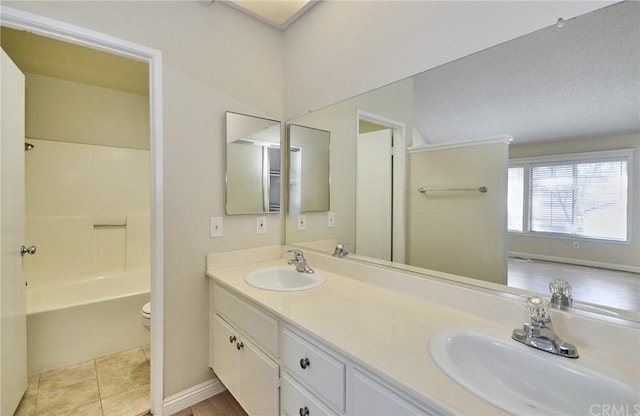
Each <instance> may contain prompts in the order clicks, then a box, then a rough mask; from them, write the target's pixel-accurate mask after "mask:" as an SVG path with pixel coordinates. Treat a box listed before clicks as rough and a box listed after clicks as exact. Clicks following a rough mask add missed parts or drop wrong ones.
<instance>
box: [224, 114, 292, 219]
mask: <svg viewBox="0 0 640 416" xmlns="http://www.w3.org/2000/svg"><path fill="white" fill-rule="evenodd" d="M226 164H227V171H226V184H227V189H226V213H227V214H263V213H269V212H279V211H280V188H281V186H280V122H279V121H277V120H270V119H266V118H262V117H254V116H248V115H245V114H238V113H232V112H229V111H228V112H227V113H226Z"/></svg>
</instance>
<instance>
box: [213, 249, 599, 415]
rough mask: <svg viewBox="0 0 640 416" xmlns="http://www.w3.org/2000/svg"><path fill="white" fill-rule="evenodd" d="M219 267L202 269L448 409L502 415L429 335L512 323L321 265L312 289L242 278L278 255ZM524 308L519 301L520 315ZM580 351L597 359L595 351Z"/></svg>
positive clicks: (279, 261) (279, 263) (272, 263)
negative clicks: (449, 369)
mask: <svg viewBox="0 0 640 416" xmlns="http://www.w3.org/2000/svg"><path fill="white" fill-rule="evenodd" d="M219 266H221V267H218V268H214V267H211V266H209V268H208V271H207V275H208V276H209V277H210V278H212V279H213V280H214V281H215V282H216V283H218V284H220V285H221V286H223V287H225V288H227V289H230V290H231V291H232V292H234V293H236V294H237V295H240V296H241V297H244V298H246V299H249V300H251V301H253V302H255V303H256V304H258V305H259V306H261V307H262V308H263V309H265V310H267V311H268V312H270V313H272V314H273V315H275V316H277V317H278V318H280V319H281V320H283V321H285V322H288V323H291V324H293V325H295V326H297V327H299V328H302V329H304V330H306V331H307V332H309V333H311V334H313V335H314V336H316V337H318V338H319V339H320V340H322V341H323V342H324V343H325V344H327V345H328V346H330V347H332V348H334V349H336V350H337V351H338V352H340V353H342V354H343V355H345V356H347V357H349V358H350V359H351V360H353V361H354V362H355V363H360V364H364V365H366V366H367V367H369V368H370V369H372V370H374V372H377V373H379V374H381V375H383V376H384V377H385V378H387V379H388V380H390V381H391V382H392V384H395V385H397V386H398V387H400V388H402V390H404V391H406V392H408V393H410V395H413V396H416V397H418V398H423V399H426V401H427V402H431V403H435V404H437V405H439V406H440V407H442V408H443V409H445V410H448V411H450V412H451V413H454V414H465V415H471V414H473V415H481V414H486V415H498V414H505V412H503V411H502V410H500V409H498V408H496V407H494V406H493V405H491V404H490V403H488V402H486V401H484V400H482V399H480V398H479V397H478V396H476V395H475V394H473V393H471V392H469V391H468V390H466V389H465V388H464V387H462V386H461V385H459V384H458V383H457V382H455V381H454V380H453V379H451V378H450V377H449V376H448V375H447V374H445V373H444V372H443V371H442V370H441V369H440V368H439V367H438V365H437V364H436V363H435V361H434V360H433V359H432V358H431V354H430V352H429V340H430V338H431V337H432V336H433V335H435V334H437V333H438V332H440V331H442V330H445V329H450V328H453V327H476V328H477V327H482V328H494V329H498V330H499V331H501V332H504V334H505V338H509V339H510V337H511V331H512V329H513V328H512V327H507V326H505V325H504V324H502V325H501V324H498V323H496V322H492V321H489V320H486V319H481V318H479V317H477V316H473V315H471V314H468V313H463V312H460V311H457V310H454V309H449V308H445V307H443V306H440V305H437V304H433V303H429V302H425V301H423V300H420V299H418V298H416V297H411V296H408V295H406V294H402V293H398V292H396V291H394V290H390V289H385V288H383V287H379V286H377V285H374V284H370V283H366V282H362V281H360V280H357V279H352V278H349V277H345V276H342V275H339V274H336V273H332V272H330V271H327V270H323V269H319V268H315V270H316V272H318V273H322V274H323V275H324V276H325V277H326V282H325V283H324V284H323V285H321V286H319V287H317V288H314V289H311V290H305V291H297V292H275V291H268V290H262V289H257V288H254V287H252V286H249V285H248V284H247V283H245V281H244V277H245V275H246V274H247V273H249V272H251V271H253V270H256V269H259V268H264V267H273V266H284V267H292V266H287V264H286V260H285V259H282V258H280V259H277V260H263V261H260V262H258V263H252V264H243V265H232V266H230V267H228V266H229V265H226V264H222V265H219ZM312 266H313V265H312ZM525 314H526V312H525V311H524V308H523V316H522V318H523V319H524V318H525ZM580 352H581V354H582V355H591V356H593V357H595V358H601V357H600V354H599V353H596V352H593V351H589V350H586V351H585V350H581V351H580Z"/></svg>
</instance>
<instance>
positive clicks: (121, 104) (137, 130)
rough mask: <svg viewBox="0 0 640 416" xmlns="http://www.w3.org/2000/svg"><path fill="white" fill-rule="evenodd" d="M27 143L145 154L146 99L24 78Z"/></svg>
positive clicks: (46, 79) (32, 76)
mask: <svg viewBox="0 0 640 416" xmlns="http://www.w3.org/2000/svg"><path fill="white" fill-rule="evenodd" d="M26 90H27V92H26V100H27V101H26V102H27V125H26V135H27V137H29V138H36V139H45V140H57V141H64V142H75V143H86V144H98V145H104V146H115V147H128V148H131V149H149V97H148V96H145V95H138V94H131V93H127V92H122V91H116V90H113V89H108V88H102V87H95V86H92V85H87V84H81V83H78V82H71V81H65V80H62V79H56V78H51V77H46V76H42V75H37V74H27V77H26Z"/></svg>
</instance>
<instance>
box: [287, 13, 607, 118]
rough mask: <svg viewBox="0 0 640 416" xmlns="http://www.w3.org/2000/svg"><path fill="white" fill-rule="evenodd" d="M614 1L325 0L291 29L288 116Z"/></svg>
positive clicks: (288, 40) (364, 90)
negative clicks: (560, 18)
mask: <svg viewBox="0 0 640 416" xmlns="http://www.w3.org/2000/svg"><path fill="white" fill-rule="evenodd" d="M611 3H614V2H611V1H584V2H580V1H553V2H547V1H544V2H539V1H494V2H490V1H364V2H362V1H322V2H319V3H318V4H316V5H315V6H314V7H313V8H312V9H311V10H310V11H309V13H307V14H305V15H303V16H302V17H301V18H300V19H299V20H297V21H296V22H294V23H293V25H292V26H290V27H289V28H288V29H287V31H286V33H285V54H284V58H285V105H286V108H285V116H286V118H292V117H295V116H298V115H301V114H304V113H305V112H307V111H309V110H316V109H318V108H321V107H323V106H326V105H329V104H332V103H335V102H337V101H340V100H343V99H346V98H348V97H352V96H354V95H356V94H361V93H363V92H366V91H369V90H371V89H373V88H377V87H380V86H383V85H386V84H389V83H391V82H394V81H397V80H399V79H402V78H405V77H408V76H410V75H414V74H416V73H419V72H422V71H425V70H427V69H430V68H434V67H436V66H438V65H442V64H444V63H447V62H450V61H452V60H454V59H458V58H461V57H463V56H466V55H469V54H471V53H474V52H478V51H481V50H483V49H486V48H487V47H490V46H493V45H497V44H498V43H501V42H504V41H506V40H509V39H513V38H516V37H518V36H522V35H524V34H527V33H531V32H533V31H535V30H538V29H541V28H543V27H546V26H550V25H553V24H555V23H556V21H557V20H558V18H559V17H562V18H564V19H568V18H571V17H575V16H577V15H580V14H584V13H587V12H589V11H591V10H596V9H599V8H601V7H604V6H605V5H607V4H611Z"/></svg>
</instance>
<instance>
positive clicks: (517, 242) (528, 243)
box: [508, 133, 640, 271]
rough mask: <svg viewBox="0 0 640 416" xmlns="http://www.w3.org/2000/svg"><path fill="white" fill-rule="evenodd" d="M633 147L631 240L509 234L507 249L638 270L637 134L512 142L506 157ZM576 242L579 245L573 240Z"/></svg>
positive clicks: (639, 156) (639, 193) (639, 165)
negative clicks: (575, 246)
mask: <svg viewBox="0 0 640 416" xmlns="http://www.w3.org/2000/svg"><path fill="white" fill-rule="evenodd" d="M617 149H635V152H634V154H633V164H632V165H631V172H632V175H633V177H632V178H631V179H630V180H629V186H630V187H631V195H632V199H631V200H630V201H629V202H630V205H629V206H630V208H631V216H630V218H631V241H630V242H628V243H619V242H604V241H598V240H587V239H573V238H562V237H543V236H530V235H519V234H515V233H510V234H509V243H508V245H509V251H511V252H516V253H520V254H523V255H531V256H532V257H538V258H543V259H544V258H549V259H551V258H555V259H557V260H560V261H567V262H577V263H578V264H587V265H593V266H596V267H597V266H601V267H616V268H622V269H623V270H632V271H638V270H640V254H639V253H640V221H638V218H640V154H638V149H640V134H638V133H635V134H621V135H617V136H608V137H590V138H581V139H573V140H562V141H557V142H546V143H540V144H535V143H529V144H527V143H525V144H520V145H517V144H512V145H511V147H510V149H509V158H521V157H535V156H549V155H558V154H564V153H581V152H596V151H604V150H617ZM574 241H579V248H574V247H573V242H574ZM540 256H541V257H540Z"/></svg>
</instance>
